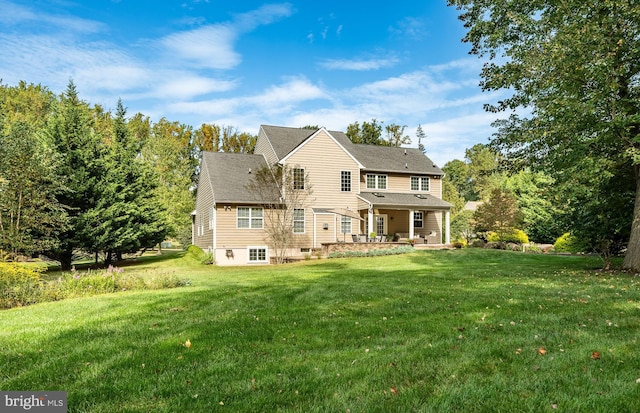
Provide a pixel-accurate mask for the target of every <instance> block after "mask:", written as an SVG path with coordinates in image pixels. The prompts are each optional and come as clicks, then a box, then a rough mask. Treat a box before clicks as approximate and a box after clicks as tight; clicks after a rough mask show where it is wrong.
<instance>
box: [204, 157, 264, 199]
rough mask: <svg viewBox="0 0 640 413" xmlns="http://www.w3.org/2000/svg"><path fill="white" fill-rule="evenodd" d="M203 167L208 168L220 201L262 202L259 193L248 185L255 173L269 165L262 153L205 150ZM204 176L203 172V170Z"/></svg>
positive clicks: (215, 196)
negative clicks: (249, 189) (248, 189)
mask: <svg viewBox="0 0 640 413" xmlns="http://www.w3.org/2000/svg"><path fill="white" fill-rule="evenodd" d="M202 164H203V166H206V167H205V168H202V169H203V170H206V172H207V174H208V177H207V178H208V179H209V181H210V182H211V187H212V188H213V196H214V200H215V202H216V203H218V202H235V203H255V202H260V199H259V197H258V195H257V194H254V193H251V192H250V191H247V189H246V187H247V185H248V184H249V182H251V180H252V178H253V177H254V176H255V175H254V173H255V172H256V171H258V170H260V169H262V168H266V167H267V161H266V160H265V158H264V156H262V155H250V154H246V153H225V152H203V153H202ZM201 176H202V172H201Z"/></svg>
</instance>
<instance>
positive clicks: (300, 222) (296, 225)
mask: <svg viewBox="0 0 640 413" xmlns="http://www.w3.org/2000/svg"><path fill="white" fill-rule="evenodd" d="M293 233H294V234H304V209H298V208H296V209H294V210H293Z"/></svg>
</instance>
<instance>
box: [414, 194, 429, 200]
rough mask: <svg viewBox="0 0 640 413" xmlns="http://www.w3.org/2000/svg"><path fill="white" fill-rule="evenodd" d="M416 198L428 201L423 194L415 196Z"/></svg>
mask: <svg viewBox="0 0 640 413" xmlns="http://www.w3.org/2000/svg"><path fill="white" fill-rule="evenodd" d="M415 197H416V198H420V199H427V197H426V196H424V195H422V194H415Z"/></svg>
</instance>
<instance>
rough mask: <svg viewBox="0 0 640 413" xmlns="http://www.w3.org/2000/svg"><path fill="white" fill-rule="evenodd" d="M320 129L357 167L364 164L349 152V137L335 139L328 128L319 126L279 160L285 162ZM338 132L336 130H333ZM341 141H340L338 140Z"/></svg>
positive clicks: (361, 166)
mask: <svg viewBox="0 0 640 413" xmlns="http://www.w3.org/2000/svg"><path fill="white" fill-rule="evenodd" d="M320 131H324V132H325V133H326V134H327V135H328V136H329V139H331V140H333V141H334V142H335V143H336V145H338V146H339V147H340V149H342V150H343V151H344V152H345V154H346V155H347V156H348V157H349V158H351V159H352V160H353V161H354V162H355V163H356V164H358V167H359V168H363V167H364V166H363V165H362V164H361V163H360V161H358V160H357V159H356V158H355V157H354V156H353V155H352V154H351V152H349V150H348V149H347V148H350V147H353V145H350V143H351V142H350V141H349V139H348V138H347V137H346V135H345V136H344V138H347V142H345V141H344V139H343V138H340V140H338V139H336V138H335V137H334V136H333V135H332V134H331V132H329V131H328V130H326V129H325V128H320V129H318V130H316V131H315V132H314V133H313V134H312V135H311V136H309V137H308V138H306V139H305V140H304V141H302V142H301V143H300V144H299V145H298V146H296V147H295V148H294V149H293V150H292V151H291V152H289V154H287V155H286V156H285V157H284V158H281V159H280V162H285V161H286V160H287V159H288V158H289V157H290V156H292V155H293V154H294V153H296V152H297V151H298V150H299V149H300V148H302V147H303V146H304V145H306V144H307V142H310V141H311V140H312V139H313V138H314V137H315V136H316V135H318V134H319V133H320ZM335 133H338V132H335ZM340 141H342V143H341V142H340ZM345 144H346V145H347V147H345Z"/></svg>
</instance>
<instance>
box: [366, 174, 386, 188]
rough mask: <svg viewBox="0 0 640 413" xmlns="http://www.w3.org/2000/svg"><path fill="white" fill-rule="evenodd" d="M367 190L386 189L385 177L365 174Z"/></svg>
mask: <svg viewBox="0 0 640 413" xmlns="http://www.w3.org/2000/svg"><path fill="white" fill-rule="evenodd" d="M367 189H387V175H376V174H367Z"/></svg>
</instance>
